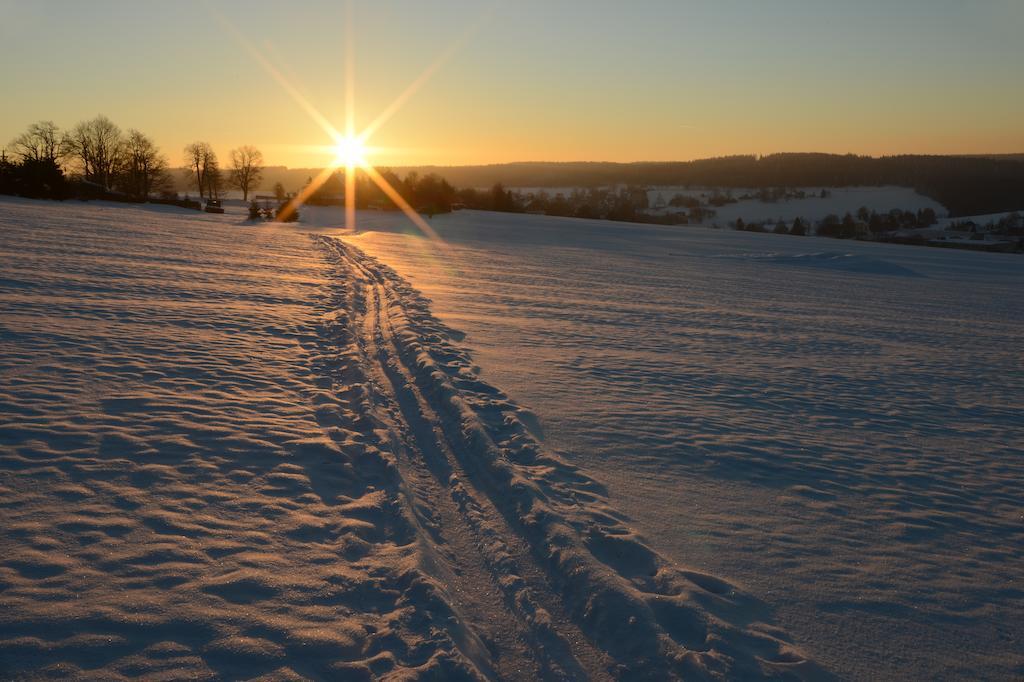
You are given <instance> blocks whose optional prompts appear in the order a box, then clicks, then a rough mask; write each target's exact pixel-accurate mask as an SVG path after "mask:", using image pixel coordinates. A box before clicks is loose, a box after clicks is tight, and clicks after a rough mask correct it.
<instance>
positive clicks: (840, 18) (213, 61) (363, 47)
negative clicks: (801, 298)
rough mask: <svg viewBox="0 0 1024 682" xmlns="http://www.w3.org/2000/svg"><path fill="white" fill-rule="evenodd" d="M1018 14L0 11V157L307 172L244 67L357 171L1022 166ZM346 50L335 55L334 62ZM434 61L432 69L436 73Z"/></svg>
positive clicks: (119, 1)
mask: <svg viewBox="0 0 1024 682" xmlns="http://www.w3.org/2000/svg"><path fill="white" fill-rule="evenodd" d="M1022 34H1024V2H1022V1H1021V0H971V1H970V2H962V1H959V0H958V1H954V0H888V1H885V2H882V1H879V0H861V1H859V2H852V1H851V2H830V1H828V0H818V1H817V2H812V1H811V0H714V1H712V0H674V1H671V0H664V1H662V0H633V1H630V2H625V1H614V2H613V1H609V0H514V1H512V0H432V1H431V2H423V1H422V0H420V1H412V0H372V1H371V0H351V2H350V6H347V3H346V1H345V0H330V1H328V0H305V1H303V0H294V1H293V2H287V3H286V2H280V0H278V1H276V2H259V1H255V0H248V1H245V2H242V1H239V0H175V1H174V2H166V0H160V1H157V0H132V1H129V0H90V1H89V2H82V1H80V0H0V93H3V95H2V101H3V106H2V107H0V144H4V143H5V142H7V141H8V140H10V139H11V138H13V137H14V136H16V135H17V134H18V133H19V132H21V131H22V130H24V128H25V127H26V126H28V125H29V124H30V123H32V122H34V121H38V120H52V121H54V122H55V123H57V125H58V126H60V127H62V128H68V127H71V126H73V125H74V124H75V123H76V122H78V121H81V120H84V119H87V118H91V117H93V116H95V115H97V114H99V113H102V114H105V115H106V116H108V117H109V118H111V119H112V120H113V121H114V122H115V123H117V124H118V125H120V126H121V127H122V128H125V129H127V128H138V129H139V130H142V131H143V132H146V133H148V134H149V135H150V136H152V137H153V138H154V139H155V141H156V142H157V144H158V145H160V147H161V148H162V149H163V150H164V152H165V153H166V155H167V156H168V158H169V159H170V160H171V162H172V164H178V163H180V162H181V157H182V148H183V147H184V146H185V145H186V144H187V143H189V142H191V141H194V140H206V141H209V142H211V143H212V144H213V145H214V148H215V149H216V150H217V151H218V153H219V154H221V155H222V157H223V156H226V155H227V153H228V150H230V149H231V148H234V147H237V146H239V145H243V144H251V145H255V146H256V147H258V148H259V149H261V150H262V151H263V154H264V157H265V159H266V162H267V163H268V164H271V165H287V166H291V167H318V166H323V165H325V163H327V162H329V161H330V160H331V158H330V157H329V156H325V153H324V151H323V150H322V149H320V146H321V145H326V144H329V143H330V138H329V137H328V135H327V133H326V132H325V131H324V130H323V129H322V128H321V127H320V126H319V125H318V124H317V123H316V122H315V121H314V119H313V117H311V116H310V115H309V113H308V111H307V110H306V109H304V108H303V107H302V106H301V105H300V104H299V103H298V102H297V101H296V100H295V99H294V98H293V97H292V96H291V95H290V94H289V92H288V91H287V90H286V89H285V88H283V87H281V85H280V84H279V83H278V82H277V81H276V80H275V79H274V78H273V77H272V76H271V75H270V73H269V72H268V71H267V70H266V69H265V68H264V66H262V65H261V61H260V59H259V58H257V57H256V56H254V52H255V53H256V54H259V55H261V56H262V59H263V60H264V61H265V62H267V63H270V64H272V65H273V66H274V68H276V69H277V70H278V71H279V72H280V73H281V74H283V75H284V76H285V78H286V79H287V81H288V83H289V84H290V85H291V87H292V89H293V91H294V92H298V93H300V94H301V95H302V96H303V97H304V98H305V99H306V100H307V101H308V103H309V104H310V105H311V106H312V107H313V108H315V109H316V110H317V111H318V112H320V113H321V114H322V115H323V116H324V117H325V118H326V119H327V120H328V121H329V122H331V123H332V125H334V126H335V127H336V128H338V129H344V122H345V110H346V91H347V85H348V84H347V83H346V73H347V70H346V54H349V53H351V54H354V66H353V68H352V69H351V71H352V72H353V73H354V83H353V85H354V92H355V97H354V109H355V122H356V128H357V129H362V128H363V127H364V126H366V125H367V124H369V123H370V122H371V121H372V120H373V119H374V118H376V117H377V115H378V114H379V113H380V112H381V111H383V110H384V109H386V108H387V107H388V106H389V105H390V104H391V103H392V102H393V101H394V100H395V99H396V98H397V97H399V96H400V95H401V94H402V93H403V91H405V90H406V88H407V87H408V86H409V85H410V84H411V83H413V82H415V81H416V80H417V79H418V78H419V77H420V76H421V75H422V74H423V72H424V70H426V69H428V68H429V67H430V65H431V64H434V63H435V62H437V61H438V60H439V59H441V60H442V62H443V63H441V65H440V66H439V67H438V68H437V69H436V70H434V71H433V73H432V75H431V76H430V77H429V78H427V79H426V80H425V81H423V82H422V84H421V86H420V87H419V88H418V89H416V91H415V92H414V93H413V94H412V95H411V96H410V97H408V98H407V99H406V100H405V102H404V103H403V104H402V106H401V107H399V108H398V109H397V110H396V111H395V113H394V115H393V116H391V117H390V118H389V119H388V120H387V121H386V123H385V124H384V125H382V126H381V127H380V128H379V129H378V130H377V131H376V132H375V134H374V135H373V136H372V138H371V140H370V141H369V144H370V145H373V146H374V147H377V148H378V152H377V153H375V154H374V155H372V156H371V158H370V159H369V160H370V161H372V162H374V163H377V164H379V165H425V164H439V165H462V164H478V163H503V162H509V161H658V160H686V159H692V158H703V157H708V156H719V155H728V154H768V153H772V152H780V151H822V152H837V153H848V152H852V153H858V154H871V155H880V154H895V153H927V154H941V153H954V154H961V153H1004V152H1024V125H1022V124H1021V122H1022V121H1024V83H1022V80H1024V78H1022V75H1021V73H1022V71H1021V65H1024V40H1021V37H1020V36H1021V35H1022ZM350 38H351V41H350ZM445 55H448V58H447V59H443V57H444V56H445Z"/></svg>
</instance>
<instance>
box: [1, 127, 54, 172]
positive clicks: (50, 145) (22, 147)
mask: <svg viewBox="0 0 1024 682" xmlns="http://www.w3.org/2000/svg"><path fill="white" fill-rule="evenodd" d="M11 150H12V151H13V152H14V153H15V154H17V155H19V156H20V157H21V159H22V161H25V160H29V159H30V160H32V161H49V162H52V163H56V162H57V160H58V159H60V158H61V156H63V154H62V149H61V143H60V129H59V128H57V126H56V125H54V123H53V121H39V122H38V123H33V124H32V125H30V126H29V127H28V130H26V131H25V132H23V133H22V134H21V135H19V136H18V137H16V138H14V139H13V140H12V141H11Z"/></svg>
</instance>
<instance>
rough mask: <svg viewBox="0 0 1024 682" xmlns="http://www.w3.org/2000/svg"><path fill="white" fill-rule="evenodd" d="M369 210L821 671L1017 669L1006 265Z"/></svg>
mask: <svg viewBox="0 0 1024 682" xmlns="http://www.w3.org/2000/svg"><path fill="white" fill-rule="evenodd" d="M327 217H328V216H324V218H327ZM308 218H309V219H310V220H311V221H315V220H317V216H316V215H315V214H310V215H309V216H308ZM360 220H361V223H360V225H361V229H360V233H359V234H358V235H353V236H347V237H345V239H346V240H349V241H351V242H352V243H354V244H356V245H358V246H359V247H360V248H361V249H362V250H363V251H364V252H366V253H368V254H371V255H373V256H375V257H378V258H380V259H381V260H383V261H384V262H386V263H387V264H388V265H391V266H392V267H394V268H395V269H396V270H397V271H398V272H399V273H401V274H402V275H403V277H405V278H406V279H408V280H409V282H410V283H411V284H412V285H413V286H415V287H417V288H418V289H419V290H421V291H422V292H423V293H424V294H425V295H427V296H429V297H430V298H431V299H432V301H433V302H432V304H431V307H432V311H433V312H434V314H435V315H437V316H438V317H440V318H441V319H442V320H444V321H445V322H447V323H448V324H450V325H452V326H454V327H457V328H458V329H459V330H460V331H461V332H463V333H465V334H466V337H465V339H464V340H463V341H462V345H464V346H466V347H468V348H470V349H471V351H472V353H473V356H474V359H475V360H476V361H477V362H478V363H479V364H480V365H481V367H482V368H483V370H484V374H483V376H485V377H486V378H487V379H488V380H489V381H493V382H495V383H496V384H498V385H501V386H502V387H503V388H504V390H505V391H506V392H508V393H509V395H511V396H512V397H513V398H514V399H515V400H516V401H517V402H518V403H519V404H521V405H528V406H529V407H530V408H531V409H533V410H535V411H536V414H537V415H538V417H539V418H540V420H542V421H543V423H544V426H545V435H546V441H545V442H546V445H547V446H548V447H549V448H550V449H552V450H554V451H555V452H557V453H558V454H559V456H560V457H563V458H564V459H566V460H568V461H569V462H571V463H572V464H575V465H577V466H579V467H580V468H581V469H582V470H584V471H587V472H588V473H589V474H590V475H591V476H593V477H594V478H596V479H597V480H598V481H600V482H601V483H603V484H605V485H607V486H608V489H609V495H610V499H611V500H612V504H613V505H614V506H615V508H616V509H618V510H620V511H623V512H624V513H626V514H628V515H629V516H630V517H632V521H631V526H632V527H633V528H635V529H636V530H637V531H638V532H639V533H640V534H641V535H643V536H644V537H646V538H647V539H648V544H649V545H650V546H651V547H652V548H654V549H655V550H657V551H658V552H659V553H661V554H663V555H664V556H667V557H670V558H672V559H674V560H675V561H677V562H678V563H680V564H684V565H686V566H690V567H694V568H697V569H699V570H702V571H705V572H708V573H712V574H715V575H722V576H727V577H728V578H729V579H730V580H731V581H733V582H735V583H737V584H740V585H742V586H743V587H744V588H745V589H746V590H748V591H750V592H752V593H753V594H755V595H756V596H757V597H759V598H761V599H763V600H764V601H765V602H767V603H769V604H770V605H771V606H772V607H773V609H774V613H775V617H776V623H777V624H778V625H780V626H782V627H783V628H784V629H785V630H786V631H787V632H789V633H790V634H791V635H792V636H794V637H795V638H796V641H798V642H799V643H800V644H801V645H802V647H803V648H804V650H805V652H808V653H809V654H810V655H811V656H812V657H813V658H814V659H815V660H816V661H819V662H820V663H821V664H823V665H825V666H826V667H827V668H828V669H829V670H830V671H833V672H835V673H836V674H839V675H841V676H842V677H843V678H845V679H853V680H879V679H915V680H937V679H945V680H959V679H978V678H981V679H1016V678H1018V677H1021V675H1024V646H1022V642H1024V625H1022V624H1024V618H1021V614H1022V613H1024V591H1022V590H1021V586H1020V575H1021V574H1022V572H1024V552H1022V551H1021V547H1022V546H1024V544H1022V543H1024V507H1022V496H1021V494H1020V491H1019V488H1020V482H1021V480H1024V456H1022V455H1024V449H1022V443H1024V413H1022V411H1021V409H1020V397H1021V396H1022V395H1024V372H1022V365H1021V361H1022V359H1024V356H1022V355H1021V347H1020V341H1019V340H1020V338H1021V336H1022V335H1024V307H1022V304H1021V298H1020V291H1021V287H1022V286H1024V260H1021V258H1020V257H1019V256H1018V255H1012V254H981V253H968V252H955V251H951V250H944V249H929V248H919V247H908V246H900V245H889V244H879V243H864V242H849V241H837V240H829V239H824V238H801V237H792V236H788V235H772V234H751V233H740V232H732V231H716V230H710V229H701V228H688V227H682V228H670V227H659V226H649V225H631V224H615V223H609V222H606V221H588V220H577V219H560V218H548V217H543V216H529V215H512V214H497V213H483V212H472V211H459V212H456V213H454V214H451V215H445V216H435V217H434V219H433V221H432V226H433V227H434V229H435V230H436V231H437V232H438V233H439V234H440V236H441V237H442V238H443V239H444V240H445V247H444V250H443V251H439V250H438V249H436V248H434V247H433V246H432V245H431V244H430V242H429V240H427V239H424V238H423V237H421V236H418V235H416V234H415V233H411V232H410V231H409V230H408V229H406V228H405V227H404V223H403V222H402V221H401V219H400V218H395V217H390V216H389V215H387V214H381V213H377V214H374V213H372V212H368V213H367V215H365V216H364V215H361V216H360ZM339 222H340V221H338V220H337V219H335V221H334V223H333V224H335V225H337V224H339ZM322 223H323V224H325V225H326V224H329V221H328V220H323V221H322Z"/></svg>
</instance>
